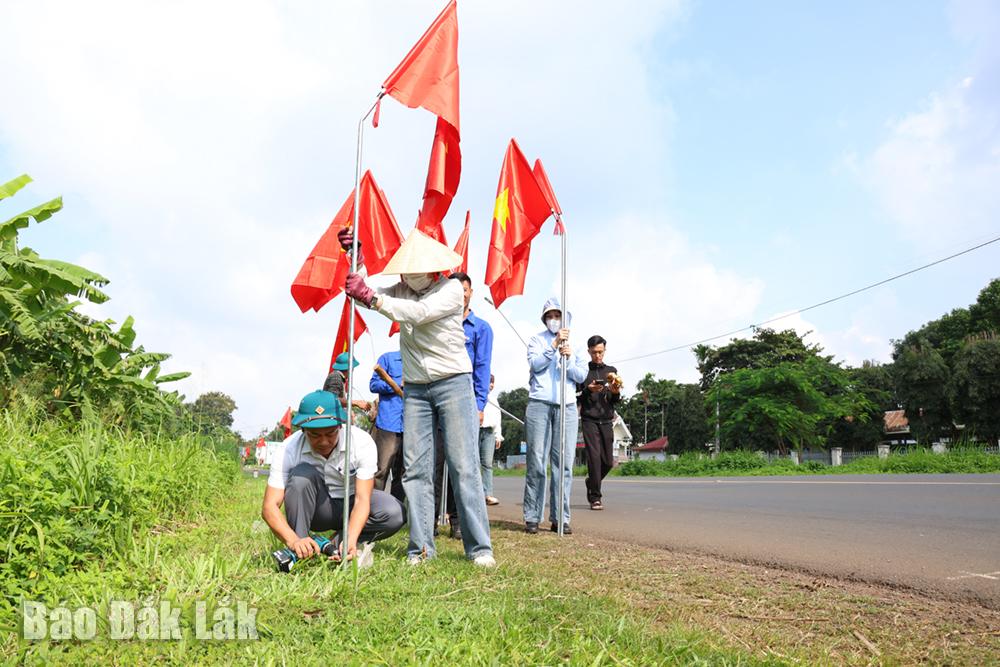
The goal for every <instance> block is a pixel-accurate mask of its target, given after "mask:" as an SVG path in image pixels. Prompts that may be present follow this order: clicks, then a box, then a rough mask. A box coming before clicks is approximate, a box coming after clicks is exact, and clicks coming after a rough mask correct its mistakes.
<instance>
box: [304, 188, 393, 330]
mask: <svg viewBox="0 0 1000 667" xmlns="http://www.w3.org/2000/svg"><path fill="white" fill-rule="evenodd" d="M360 193H361V194H360V195H359V197H358V204H359V207H358V211H359V213H358V241H359V242H360V243H361V247H362V249H363V254H364V257H365V266H366V268H367V269H368V273H369V275H374V274H376V273H379V272H381V271H382V269H383V268H385V265H386V264H387V263H388V261H389V259H391V258H392V256H393V255H394V254H396V251H397V250H399V246H401V245H402V244H403V233H402V232H401V231H400V230H399V225H398V224H396V218H395V216H394V215H393V214H392V209H391V208H389V202H388V201H387V200H386V198H385V193H384V192H382V190H381V188H379V187H378V184H377V183H376V182H375V177H374V176H372V173H371V171H366V172H365V174H364V176H362V177H361V188H360ZM353 221H354V192H353V191H351V194H349V195H348V196H347V199H346V200H344V204H343V205H342V206H341V207H340V210H339V211H337V214H336V215H335V216H333V221H332V222H331V223H330V226H329V227H327V229H326V231H325V232H324V233H323V236H322V237H320V240H319V241H318V242H317V243H316V246H315V247H314V248H313V249H312V252H310V253H309V257H307V258H306V261H305V262H304V263H303V264H302V268H300V269H299V273H298V275H297V276H296V277H295V280H294V281H293V282H292V298H293V299H295V303H296V304H298V306H299V309H300V310H301V311H302V312H303V313H304V312H306V311H307V310H309V309H310V308H312V309H313V310H315V311H317V312H318V311H319V309H320V308H322V307H323V306H325V305H326V304H328V303H330V302H331V301H333V299H334V298H336V296H337V295H338V294H340V292H341V290H343V289H344V281H345V280H346V279H347V273H348V271H350V270H351V258H350V257H349V256H348V255H347V253H345V252H344V251H343V249H341V247H340V241H339V240H337V232H339V231H340V230H341V229H343V228H344V227H350V226H351V224H352V223H353Z"/></svg>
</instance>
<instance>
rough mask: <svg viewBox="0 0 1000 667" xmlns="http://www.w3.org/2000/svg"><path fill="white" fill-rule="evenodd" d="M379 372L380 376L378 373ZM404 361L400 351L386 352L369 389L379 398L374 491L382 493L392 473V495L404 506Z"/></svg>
mask: <svg viewBox="0 0 1000 667" xmlns="http://www.w3.org/2000/svg"><path fill="white" fill-rule="evenodd" d="M380 370H381V371H382V372H381V373H380V372H379V371H380ZM402 386H403V359H402V357H401V356H400V354H399V350H396V351H394V352H386V353H385V354H383V355H382V356H381V357H379V358H378V363H377V364H376V365H375V372H374V373H372V379H371V381H370V382H369V383H368V389H370V390H371V391H372V393H375V394H378V414H377V415H376V416H375V433H374V437H375V446H376V448H377V449H378V471H377V472H376V473H375V488H376V489H378V490H379V491H382V490H384V489H385V481H386V479H387V478H388V477H389V472H390V471H391V472H392V490H391V493H392V495H393V496H394V497H395V498H396V499H397V500H399V501H400V502H403V500H404V499H405V498H406V495H405V493H404V492H403V390H402Z"/></svg>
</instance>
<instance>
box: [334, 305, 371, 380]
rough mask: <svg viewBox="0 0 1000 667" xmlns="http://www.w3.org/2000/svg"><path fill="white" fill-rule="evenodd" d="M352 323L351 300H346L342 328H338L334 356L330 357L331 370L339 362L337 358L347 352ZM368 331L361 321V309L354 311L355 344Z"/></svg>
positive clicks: (341, 317)
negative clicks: (349, 328) (349, 330)
mask: <svg viewBox="0 0 1000 667" xmlns="http://www.w3.org/2000/svg"><path fill="white" fill-rule="evenodd" d="M350 321H351V300H350V299H348V298H346V297H345V298H344V309H343V310H342V311H341V313H340V326H338V327H337V338H336V340H335V341H334V343H333V354H331V355H330V370H333V364H334V362H335V361H337V356H338V355H341V354H343V353H344V352H347V337H348V325H349V324H350ZM366 331H368V327H367V326H366V325H365V321H364V320H363V319H361V309H360V308H355V309H354V342H355V343H357V342H358V339H359V338H361V334H363V333H364V332H366Z"/></svg>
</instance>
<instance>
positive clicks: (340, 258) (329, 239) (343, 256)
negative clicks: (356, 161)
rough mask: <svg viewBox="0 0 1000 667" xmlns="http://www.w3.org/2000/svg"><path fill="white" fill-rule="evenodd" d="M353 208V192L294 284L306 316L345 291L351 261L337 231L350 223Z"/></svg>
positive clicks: (297, 298) (295, 297)
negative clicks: (341, 291)
mask: <svg viewBox="0 0 1000 667" xmlns="http://www.w3.org/2000/svg"><path fill="white" fill-rule="evenodd" d="M353 208H354V193H353V192H352V193H351V194H350V196H348V197H347V201H345V202H344V205H343V206H341V207H340V210H339V211H337V215H335V216H333V222H331V223H330V226H329V227H327V229H326V231H325V232H323V236H321V237H320V239H319V241H318V242H317V243H316V246H315V247H314V248H313V249H312V252H310V253H309V257H307V258H306V261H305V262H304V263H303V264H302V268H300V269H299V273H298V275H297V276H295V280H294V281H293V282H292V298H293V299H295V303H296V304H297V305H298V307H299V310H301V311H302V312H303V313H304V312H306V311H307V310H309V309H310V308H312V309H313V310H315V311H319V309H320V308H322V307H323V306H325V305H326V304H327V303H329V302H330V301H332V300H333V298H334V297H336V296H337V294H339V293H340V290H342V289H343V286H344V281H345V280H346V279H347V273H348V271H350V269H351V261H350V258H349V257H348V256H347V253H345V252H344V251H343V249H342V248H341V247H340V241H338V240H337V232H339V231H340V230H341V229H342V228H343V227H346V226H348V225H349V224H350V222H351V219H352V210H353Z"/></svg>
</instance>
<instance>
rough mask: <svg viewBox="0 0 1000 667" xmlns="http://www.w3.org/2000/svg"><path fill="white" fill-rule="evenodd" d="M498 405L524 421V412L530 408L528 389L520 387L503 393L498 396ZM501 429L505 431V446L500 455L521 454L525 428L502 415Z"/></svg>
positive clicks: (501, 448) (502, 446) (503, 445)
mask: <svg viewBox="0 0 1000 667" xmlns="http://www.w3.org/2000/svg"><path fill="white" fill-rule="evenodd" d="M497 403H498V404H499V405H500V407H501V408H503V409H504V410H506V411H507V412H509V413H511V414H512V415H515V416H516V417H517V418H518V419H520V420H521V421H524V412H525V410H526V409H527V407H528V389H527V388H526V387H518V388H517V389H512V390H510V391H502V392H500V395H499V396H497ZM500 428H501V430H502V431H503V444H502V445H501V446H500V453H501V454H502V455H504V456H507V455H510V454H520V453H521V442H522V441H523V440H524V426H523V425H522V424H519V423H518V422H516V421H515V420H513V419H511V418H510V417H508V416H507V415H505V414H503V413H501V418H500Z"/></svg>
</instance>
